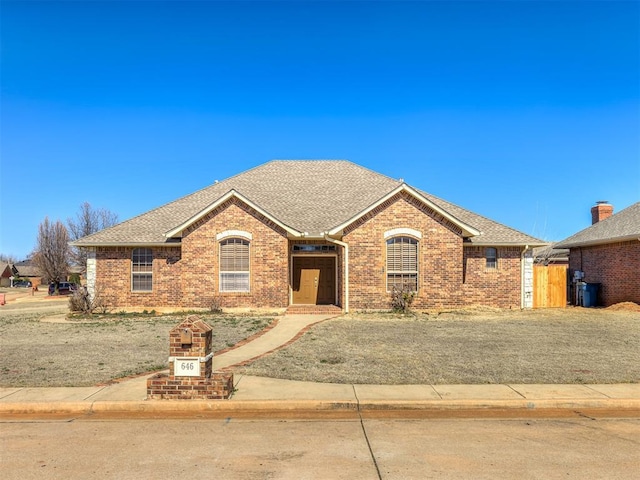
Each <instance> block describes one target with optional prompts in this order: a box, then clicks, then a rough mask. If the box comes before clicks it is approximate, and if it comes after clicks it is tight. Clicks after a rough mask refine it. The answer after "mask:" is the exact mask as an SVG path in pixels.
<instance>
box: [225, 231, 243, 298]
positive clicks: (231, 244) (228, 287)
mask: <svg viewBox="0 0 640 480" xmlns="http://www.w3.org/2000/svg"><path fill="white" fill-rule="evenodd" d="M220 291H221V292H248V291H249V241H248V240H245V239H243V238H228V239H225V240H222V241H221V242H220Z"/></svg>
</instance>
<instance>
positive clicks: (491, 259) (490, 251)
mask: <svg viewBox="0 0 640 480" xmlns="http://www.w3.org/2000/svg"><path fill="white" fill-rule="evenodd" d="M484 256H485V259H486V268H498V249H497V248H493V247H487V248H486V249H485V251H484Z"/></svg>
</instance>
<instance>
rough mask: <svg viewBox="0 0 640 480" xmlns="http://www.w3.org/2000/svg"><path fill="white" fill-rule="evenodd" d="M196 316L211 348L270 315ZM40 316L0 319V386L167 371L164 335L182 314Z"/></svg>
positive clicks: (75, 382) (231, 341) (83, 382)
mask: <svg viewBox="0 0 640 480" xmlns="http://www.w3.org/2000/svg"><path fill="white" fill-rule="evenodd" d="M199 316H200V317H201V318H202V319H203V320H204V321H205V322H207V323H208V324H209V325H211V326H212V327H213V350H214V351H218V350H222V349H224V348H227V347H230V346H232V345H235V344H236V343H238V342H240V341H242V340H243V339H245V338H247V337H249V336H251V335H253V334H255V333H257V332H258V331H260V330H262V329H263V328H265V327H266V326H267V325H268V324H269V323H271V321H272V320H273V318H272V317H250V316H246V317H244V316H238V317H232V316H225V315H209V314H202V315H200V314H199ZM41 318H43V313H41V312H38V313H23V312H19V311H14V312H3V315H2V317H0V352H1V355H2V363H1V365H0V387H36V386H37V387H53V386H90V385H95V384H99V383H106V382H109V381H111V380H114V379H118V378H121V377H126V376H130V375H136V374H141V373H146V372H153V371H156V370H162V369H165V368H168V364H167V358H168V356H169V331H170V330H171V329H172V328H173V327H174V326H175V325H177V324H178V323H179V322H180V321H182V319H183V318H184V316H173V315H171V316H170V315H166V316H153V315H140V316H135V315H127V316H121V317H119V316H117V315H116V316H106V317H102V318H100V317H90V318H86V319H76V320H73V319H72V320H71V321H66V322H60V323H47V322H41V321H40V319H41Z"/></svg>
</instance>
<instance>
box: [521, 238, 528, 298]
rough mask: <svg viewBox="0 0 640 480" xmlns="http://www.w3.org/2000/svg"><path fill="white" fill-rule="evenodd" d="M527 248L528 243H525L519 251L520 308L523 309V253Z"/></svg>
mask: <svg viewBox="0 0 640 480" xmlns="http://www.w3.org/2000/svg"><path fill="white" fill-rule="evenodd" d="M527 250H529V245H525V246H524V249H523V250H522V253H520V309H521V310H524V308H525V301H524V296H525V284H524V282H525V275H524V273H525V263H524V255H525V254H526V253H527Z"/></svg>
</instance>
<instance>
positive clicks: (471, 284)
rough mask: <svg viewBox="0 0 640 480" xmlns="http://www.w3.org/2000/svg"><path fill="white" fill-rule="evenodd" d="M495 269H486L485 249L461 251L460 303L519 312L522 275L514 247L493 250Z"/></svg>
mask: <svg viewBox="0 0 640 480" xmlns="http://www.w3.org/2000/svg"><path fill="white" fill-rule="evenodd" d="M496 248H497V251H498V262H497V268H486V258H485V247H465V248H464V267H463V269H464V284H463V285H462V290H461V293H462V296H463V299H464V301H463V303H464V304H466V305H484V306H489V307H500V308H520V306H521V305H520V297H521V285H522V274H521V269H520V255H521V254H522V250H521V249H520V248H517V247H496Z"/></svg>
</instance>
